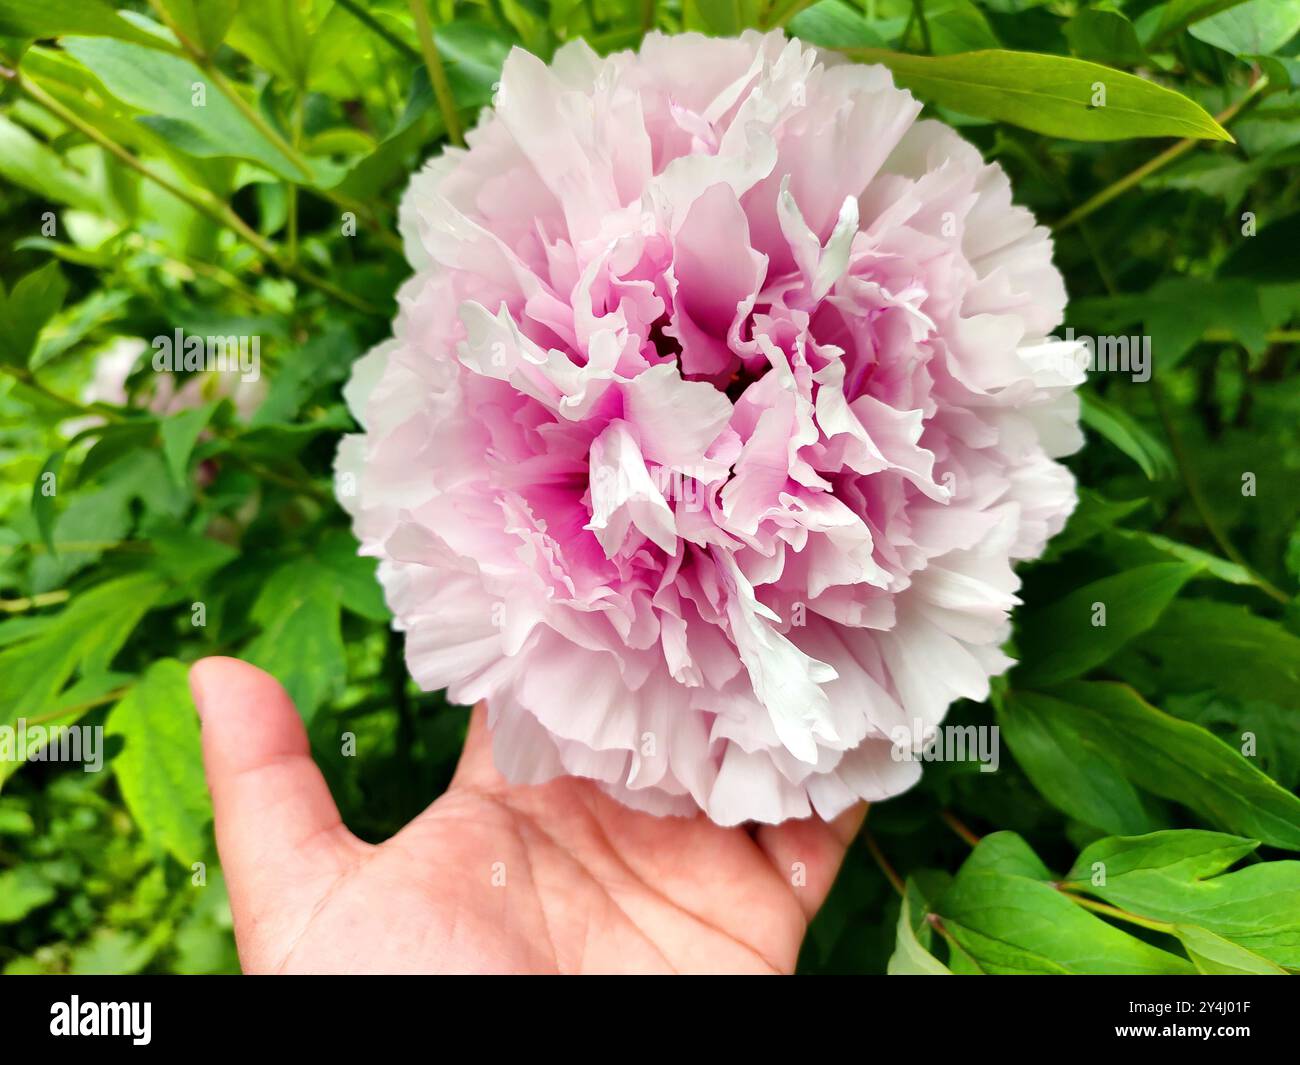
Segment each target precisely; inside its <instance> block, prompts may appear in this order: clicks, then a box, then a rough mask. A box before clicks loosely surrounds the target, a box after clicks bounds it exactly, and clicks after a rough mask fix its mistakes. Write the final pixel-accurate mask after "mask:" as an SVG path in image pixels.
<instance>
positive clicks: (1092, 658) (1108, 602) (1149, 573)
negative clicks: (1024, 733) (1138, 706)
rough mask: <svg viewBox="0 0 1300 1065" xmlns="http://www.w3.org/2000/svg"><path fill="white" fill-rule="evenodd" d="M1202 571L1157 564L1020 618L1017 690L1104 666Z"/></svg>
mask: <svg viewBox="0 0 1300 1065" xmlns="http://www.w3.org/2000/svg"><path fill="white" fill-rule="evenodd" d="M1199 569H1200V567H1199V566H1196V565H1190V564H1188V563H1186V562H1156V563H1154V564H1152V565H1148V566H1138V567H1135V568H1134V569H1130V570H1125V571H1124V572H1123V573H1117V574H1115V575H1113V576H1110V577H1103V578H1102V579H1101V580H1098V581H1093V582H1092V583H1090V584H1085V585H1084V586H1083V587H1082V588H1078V589H1076V590H1075V591H1073V592H1071V593H1070V594H1069V595H1067V596H1066V597H1065V598H1064V599H1061V600H1060V601H1059V602H1056V603H1053V604H1051V605H1050V606H1045V607H1040V608H1039V609H1037V610H1031V611H1026V612H1024V613H1022V615H1021V616H1020V619H1019V626H1018V632H1019V636H1018V637H1017V640H1018V648H1019V651H1020V654H1021V664H1020V665H1019V666H1018V667H1017V669H1016V673H1015V682H1016V683H1017V684H1018V685H1025V684H1028V685H1041V684H1054V683H1056V682H1057V681H1061V680H1067V679H1069V678H1070V677H1077V676H1079V675H1081V674H1083V673H1085V672H1087V671H1088V670H1089V669H1092V668H1093V667H1094V666H1097V665H1100V664H1101V663H1102V662H1105V661H1106V660H1107V659H1108V658H1110V656H1111V655H1113V654H1114V653H1115V652H1116V651H1118V650H1119V649H1120V648H1121V647H1123V646H1124V645H1125V644H1127V643H1128V642H1129V641H1130V640H1132V639H1133V637H1135V636H1137V635H1138V634H1139V633H1142V632H1145V631H1146V630H1147V629H1149V628H1151V626H1152V625H1154V624H1155V623H1156V620H1157V619H1158V618H1159V617H1160V615H1161V613H1163V611H1164V609H1165V607H1167V606H1168V605H1169V604H1170V602H1171V601H1172V600H1173V599H1174V597H1175V596H1176V595H1177V594H1178V593H1179V591H1180V590H1181V589H1182V587H1183V585H1185V584H1186V583H1187V582H1188V581H1189V580H1191V579H1192V577H1194V576H1195V575H1196V574H1197V572H1198V571H1199Z"/></svg>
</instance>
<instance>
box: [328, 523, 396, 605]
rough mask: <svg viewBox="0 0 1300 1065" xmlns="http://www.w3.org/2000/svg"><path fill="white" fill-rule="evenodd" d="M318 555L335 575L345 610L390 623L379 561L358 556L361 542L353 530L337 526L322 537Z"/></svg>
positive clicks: (340, 600) (340, 599)
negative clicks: (380, 580)
mask: <svg viewBox="0 0 1300 1065" xmlns="http://www.w3.org/2000/svg"><path fill="white" fill-rule="evenodd" d="M316 557H317V559H318V560H319V561H320V563H321V565H322V566H324V567H325V568H326V569H328V570H329V571H330V573H331V574H332V575H333V577H334V580H335V583H336V587H337V589H338V594H339V602H340V603H341V604H342V606H343V607H344V609H346V610H350V611H352V613H354V614H359V615H360V616H361V617H363V618H369V619H370V620H371V621H382V622H387V621H388V620H389V619H390V618H391V617H392V615H391V614H390V613H389V610H388V607H387V606H386V605H385V603H384V591H383V586H382V585H381V584H380V583H379V577H378V576H377V574H376V570H377V569H378V566H379V560H378V559H376V558H369V557H365V556H362V555H358V554H357V541H356V539H355V538H354V537H353V536H352V535H351V534H350V533H347V532H344V531H343V530H341V529H335V530H333V531H332V532H330V533H328V534H327V535H326V536H324V537H322V538H321V542H320V546H319V547H318V548H317V549H316Z"/></svg>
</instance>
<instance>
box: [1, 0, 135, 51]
mask: <svg viewBox="0 0 1300 1065" xmlns="http://www.w3.org/2000/svg"><path fill="white" fill-rule="evenodd" d="M71 35H77V36H82V37H119V38H121V39H122V40H124V41H135V42H137V43H139V44H148V45H151V46H153V47H158V46H159V41H158V39H157V38H155V37H153V36H152V35H150V34H148V33H145V32H144V31H143V30H141V29H138V28H137V27H135V26H133V25H132V24H131V23H130V22H128V21H127V20H126V19H124V18H122V17H121V16H120V15H119V14H118V13H117V12H116V11H114V10H113V8H112V7H111V6H110V5H109V4H107V3H104V2H103V0H58V2H57V3H52V2H51V0H0V36H4V37H21V38H45V37H65V36H71Z"/></svg>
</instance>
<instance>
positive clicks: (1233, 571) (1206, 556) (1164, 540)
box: [1103, 529, 1255, 587]
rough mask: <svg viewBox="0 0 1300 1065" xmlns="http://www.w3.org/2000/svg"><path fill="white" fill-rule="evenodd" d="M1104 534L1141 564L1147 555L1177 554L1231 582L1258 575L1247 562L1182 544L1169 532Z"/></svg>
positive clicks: (1243, 582)
mask: <svg viewBox="0 0 1300 1065" xmlns="http://www.w3.org/2000/svg"><path fill="white" fill-rule="evenodd" d="M1103 535H1104V537H1105V539H1106V543H1108V544H1111V545H1113V546H1114V547H1115V549H1116V550H1118V551H1121V552H1123V557H1124V558H1126V559H1128V560H1129V561H1130V562H1133V563H1136V564H1139V565H1140V564H1141V563H1143V562H1145V561H1147V560H1148V559H1149V560H1151V561H1156V560H1157V559H1159V558H1161V557H1164V558H1176V559H1179V560H1181V561H1183V562H1187V563H1190V564H1191V565H1193V566H1196V567H1197V568H1198V569H1199V570H1201V571H1202V572H1204V573H1208V574H1210V575H1212V576H1214V577H1217V578H1218V579H1219V580H1221V581H1226V582H1227V583H1228V584H1236V585H1240V586H1242V587H1246V586H1248V585H1253V584H1254V583H1255V578H1254V577H1252V576H1251V574H1250V572H1249V571H1248V570H1247V569H1246V568H1245V567H1244V566H1239V565H1237V563H1235V562H1229V561H1228V560H1227V559H1226V558H1220V557H1219V556H1218V555H1212V554H1210V553H1209V552H1208V551H1202V550H1200V549H1199V548H1196V547H1192V546H1191V545H1190V544H1180V543H1178V541H1176V540H1170V539H1169V538H1168V537H1167V536H1160V535H1159V534H1157V533H1153V532H1147V531H1146V530H1144V529H1110V530H1107V531H1106V532H1105V533H1104V534H1103Z"/></svg>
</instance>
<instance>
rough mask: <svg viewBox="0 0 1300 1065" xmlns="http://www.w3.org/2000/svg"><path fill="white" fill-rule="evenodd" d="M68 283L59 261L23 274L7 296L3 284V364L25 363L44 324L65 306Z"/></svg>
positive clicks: (0, 338)
mask: <svg viewBox="0 0 1300 1065" xmlns="http://www.w3.org/2000/svg"><path fill="white" fill-rule="evenodd" d="M67 293H68V283H67V281H65V280H64V279H63V271H62V270H60V269H59V264H58V263H57V262H48V263H46V264H45V265H44V266H42V267H40V269H38V270H33V271H32V272H31V273H30V274H27V275H26V276H25V277H23V278H22V279H21V280H20V281H19V282H18V284H16V285H14V290H13V291H12V292H11V293H9V296H8V298H7V299H3V297H4V290H3V288H0V299H3V303H0V365H6V366H26V365H27V361H28V359H29V358H30V356H31V354H32V352H33V351H34V350H35V349H36V338H37V337H38V336H40V333H41V327H42V326H44V325H45V323H46V322H48V321H49V320H50V319H51V318H53V317H54V315H55V312H57V311H58V309H59V308H60V307H62V306H63V298H64V296H66V295H67Z"/></svg>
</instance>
